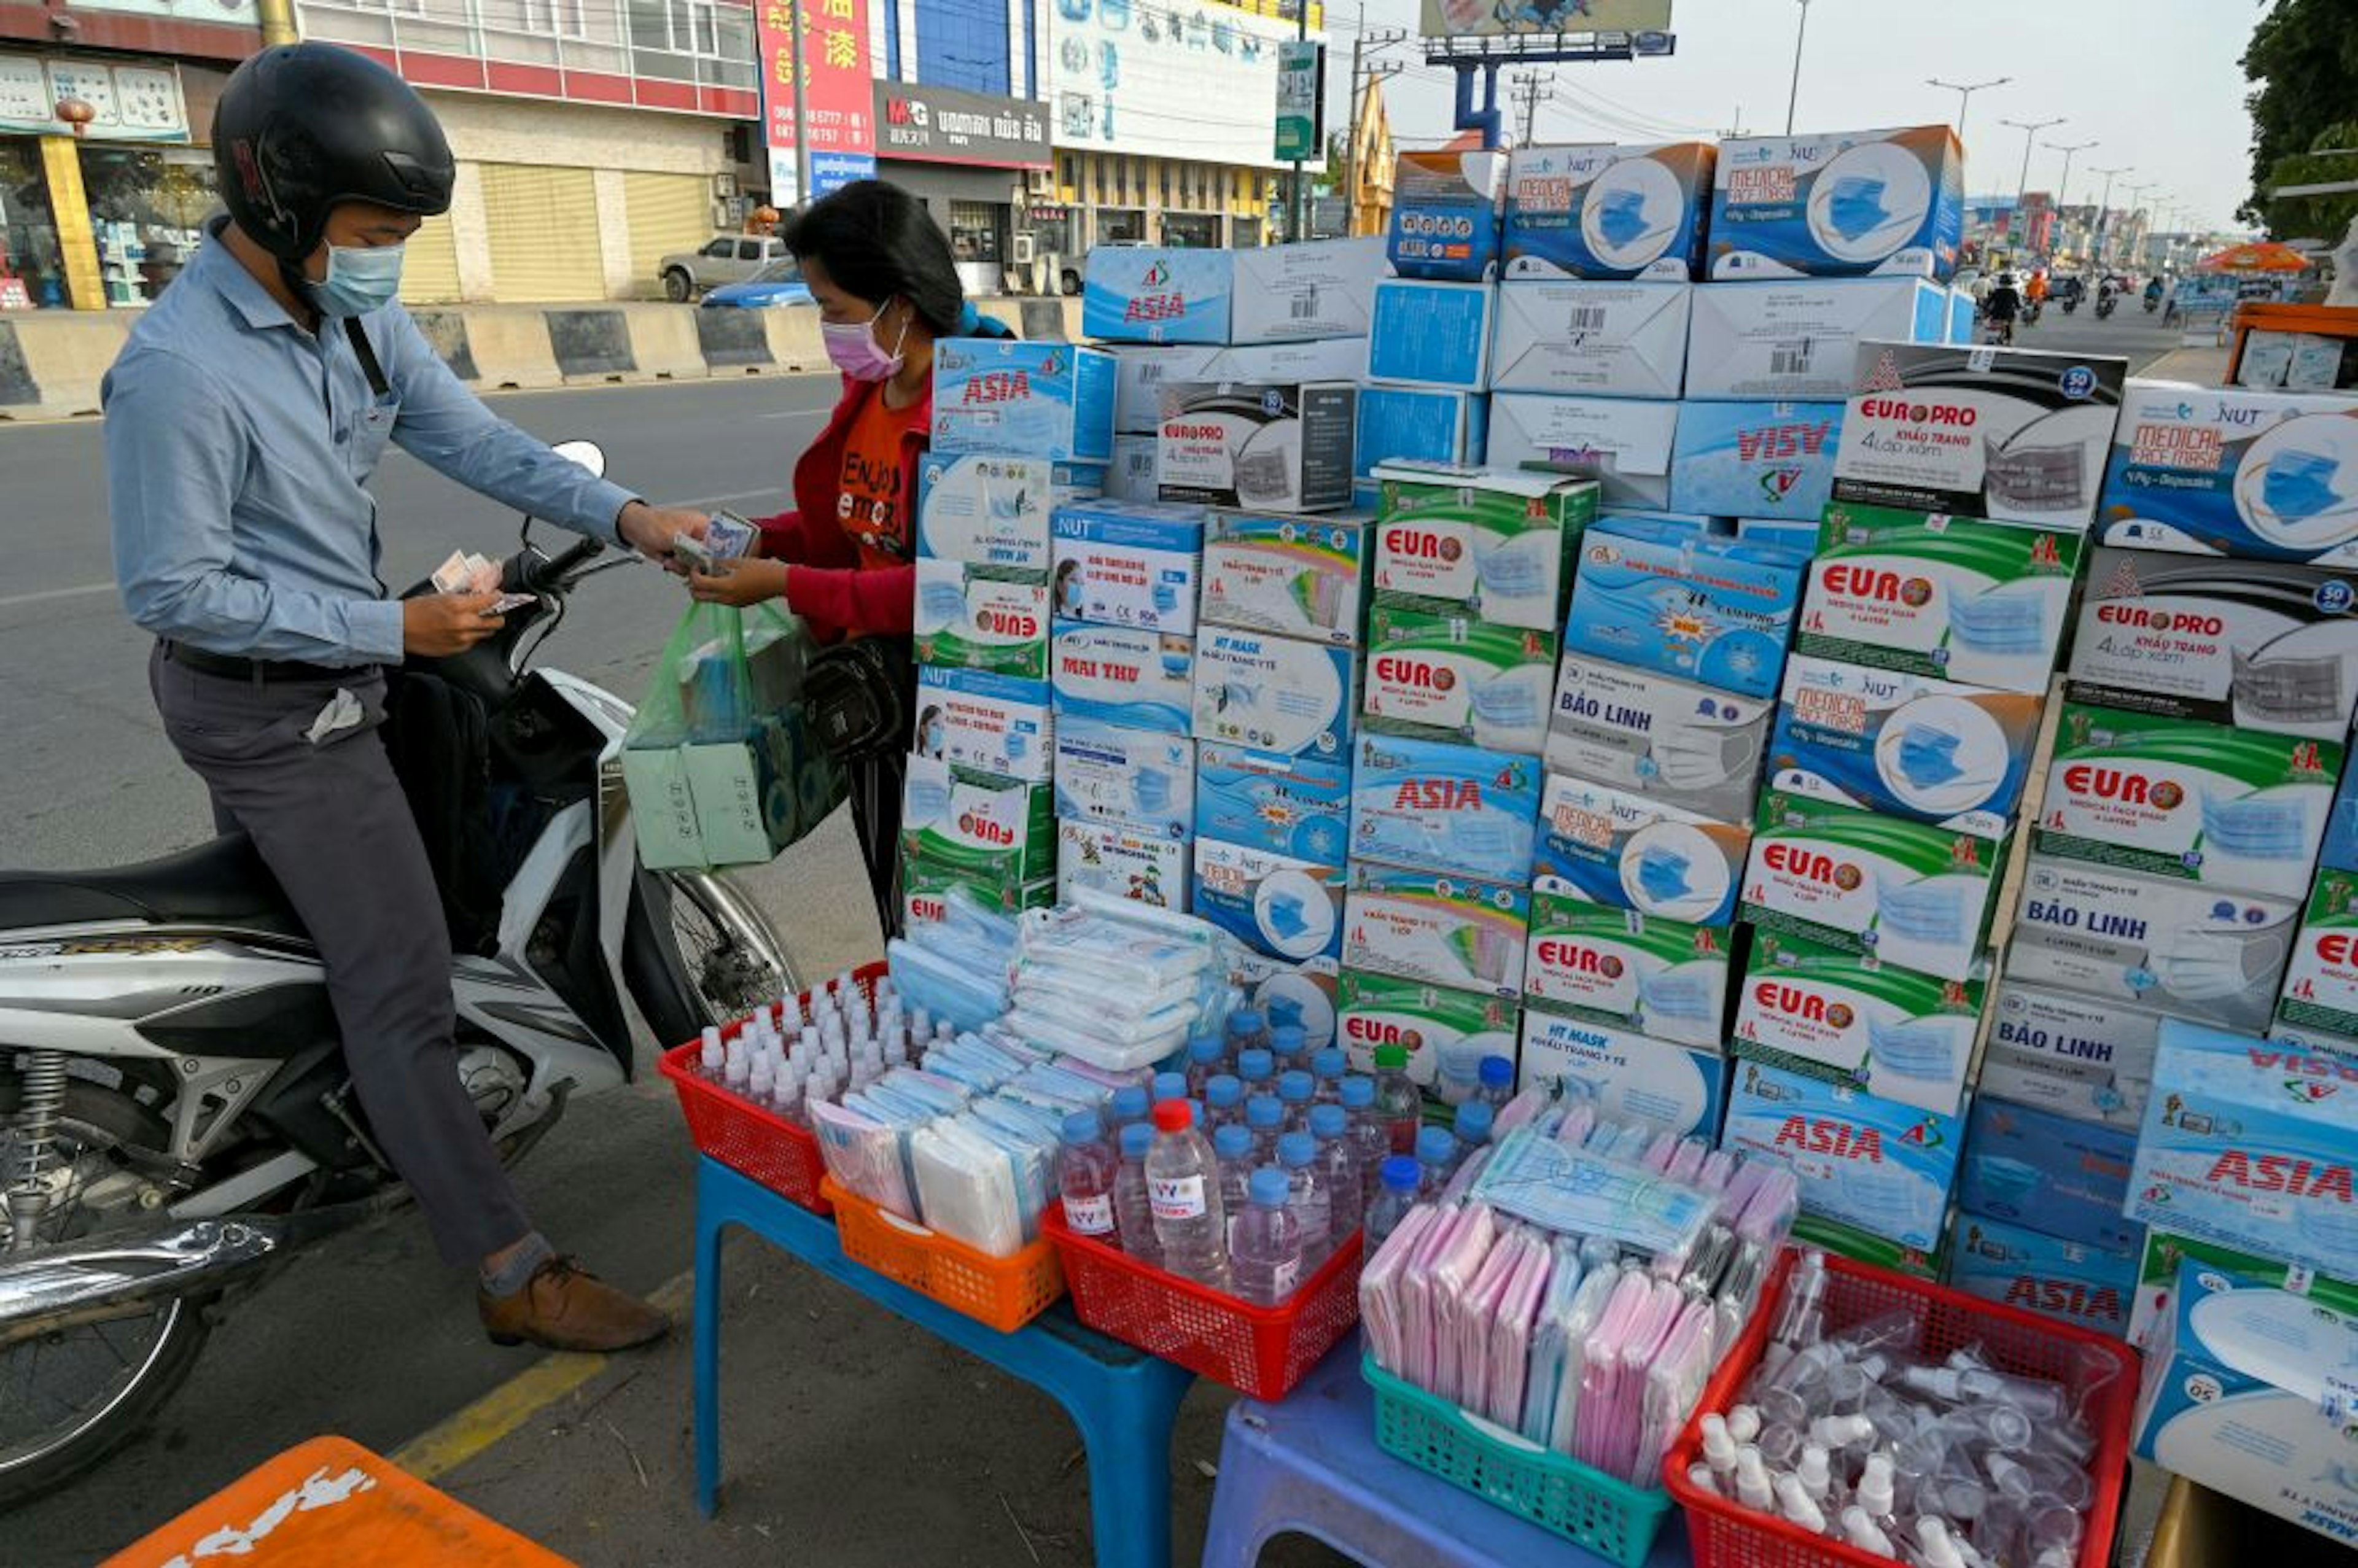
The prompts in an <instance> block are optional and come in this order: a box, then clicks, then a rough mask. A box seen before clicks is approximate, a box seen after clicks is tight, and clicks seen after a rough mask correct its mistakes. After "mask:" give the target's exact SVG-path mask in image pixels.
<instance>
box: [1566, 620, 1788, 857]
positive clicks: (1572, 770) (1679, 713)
mask: <svg viewBox="0 0 2358 1568" xmlns="http://www.w3.org/2000/svg"><path fill="white" fill-rule="evenodd" d="M1776 708H1777V705H1776V704H1775V703H1774V702H1769V701H1763V700H1758V699H1756V698H1753V697H1739V696H1736V694H1734V693H1731V692H1725V691H1717V690H1714V689H1713V688H1712V687H1705V686H1697V685H1695V684H1694V683H1693V681H1683V680H1674V679H1672V678H1671V676H1663V675H1655V674H1653V673H1652V672H1650V671H1648V670H1633V669H1628V668H1625V667H1623V666H1622V665H1616V664H1612V663H1608V662H1607V661H1606V660H1604V659H1598V658H1592V657H1590V656H1589V655H1588V654H1565V655H1564V656H1563V663H1562V665H1560V666H1559V667H1558V671H1557V676H1556V687H1555V706H1554V710H1553V712H1552V715H1551V717H1550V719H1549V720H1548V737H1547V763H1548V769H1549V771H1550V772H1551V773H1568V774H1570V775H1572V776H1573V777H1574V778H1580V779H1593V780H1595V781H1596V782H1598V783H1600V784H1609V785H1611V786H1612V787H1613V788H1615V789H1620V790H1634V791H1638V792H1640V793H1642V794H1644V795H1646V797H1647V798H1648V799H1649V800H1650V801H1653V802H1655V803H1656V804H1658V805H1662V806H1672V807H1675V808H1677V809H1679V810H1682V811H1687V812H1692V813H1693V814H1695V815H1696V816H1707V817H1710V818H1712V819H1714V821H1719V822H1730V823H1744V822H1749V821H1750V820H1751V818H1752V806H1753V795H1754V790H1755V786H1756V785H1757V784H1758V782H1759V778H1760V765H1761V761H1762V759H1763V757H1764V756H1765V754H1766V753H1767V752H1768V723H1769V719H1770V718H1771V717H1772V716H1773V715H1774V713H1775V712H1776Z"/></svg>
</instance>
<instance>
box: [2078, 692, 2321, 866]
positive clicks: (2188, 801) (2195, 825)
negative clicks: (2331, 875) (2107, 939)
mask: <svg viewBox="0 0 2358 1568" xmlns="http://www.w3.org/2000/svg"><path fill="white" fill-rule="evenodd" d="M2342 755H2343V752H2342V747H2341V746H2339V745H2337V744H2334V743H2332V742H2331V741H2309V740H2301V739H2298V738H2295V737H2291V736H2285V735H2270V734H2266V733H2261V732H2257V731H2253V730H2230V729H2228V728H2226V727H2225V726H2223V725H2217V724H2203V723H2199V722H2196V721H2194V720H2192V719H2161V718H2155V717H2149V716H2141V715H2137V714H2130V713H2122V712H2118V711H2115V710H2114V709H2111V708H2088V707H2083V706H2082V705H2080V704H2077V703H2066V704H2065V705H2064V707H2063V710H2062V719H2061V725H2060V726H2059V728H2058V730H2057V731H2056V737H2055V760H2054V763H2053V765H2052V768H2051V769H2050V773H2049V776H2048V785H2047V795H2046V799H2045V801H2044V803H2043V804H2042V805H2041V806H2040V808H2039V827H2038V832H2037V834H2036V836H2035V837H2034V838H2033V840H2032V847H2033V848H2034V849H2037V850H2038V851H2039V853H2041V854H2043V855H2050V856H2055V857H2058V858H2061V859H2065V860H2087V861H2091V862H2093V863H2096V864H2099V865H2111V866H2117V867H2120V868H2122V869H2123V870H2126V871H2143V872H2146V873H2147V874H2148V875H2152V876H2158V877H2174V878H2179V879H2181V880H2184V881H2197V882H2200V883H2201V884H2202V885H2203V886H2204V887H2206V888H2226V889H2234V890H2239V891H2242V892H2255V893H2276V894H2279V895H2283V896H2287V897H2299V895H2300V893H2301V892H2302V891H2303V890H2305V889H2306V888H2307V887H2308V885H2309V867H2310V866H2311V865H2313V864H2314V863H2315V861H2316V859H2317V845H2318V840H2319V838H2321V837H2322V836H2323V834H2324V832H2325V818H2326V813H2327V810H2328V808H2329V807H2330V806H2331V804H2332V799H2333V787H2334V783H2335V781H2336V780H2337V779H2338V778H2340V776H2341V773H2342Z"/></svg>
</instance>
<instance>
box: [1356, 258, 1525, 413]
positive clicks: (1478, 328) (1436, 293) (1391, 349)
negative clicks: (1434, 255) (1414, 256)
mask: <svg viewBox="0 0 2358 1568" xmlns="http://www.w3.org/2000/svg"><path fill="white" fill-rule="evenodd" d="M1497 307H1498V286H1497V285H1496V284H1489V283H1431V282H1424V281H1421V280H1419V279H1415V278H1406V277H1389V278H1386V279H1385V280H1384V281H1383V282H1381V283H1379V284H1378V285H1376V320H1375V328H1374V330H1373V333H1372V335H1371V336H1369V338H1368V365H1367V375H1368V380H1369V381H1381V382H1390V383H1392V384H1395V385H1399V386H1433V387H1442V388H1449V389H1455V390H1456V391H1460V392H1487V391H1489V390H1490V338H1491V332H1492V327H1491V319H1492V317H1493V315H1494V314H1495V313H1496V310H1497Z"/></svg>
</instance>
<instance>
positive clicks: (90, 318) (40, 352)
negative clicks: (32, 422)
mask: <svg viewBox="0 0 2358 1568" xmlns="http://www.w3.org/2000/svg"><path fill="white" fill-rule="evenodd" d="M134 320H135V317H132V316H130V315H128V314H126V313H123V312H119V311H112V310H111V311H108V312H107V313H105V314H104V315H99V314H96V313H92V314H88V315H84V314H81V313H79V312H74V313H69V312H67V311H63V310H50V311H28V312H27V313H25V314H22V315H10V316H6V317H0V419H71V418H74V417H77V416H83V415H91V414H95V413H97V412H98V388H99V384H100V383H101V382H102V381H103V380H104V379H105V376H106V372H107V367H108V366H110V365H112V364H113V363H114V357H115V355H117V354H119V353H121V352H122V351H123V344H124V340H125V339H127V338H129V337H130V335H131V324H132V322H133V321H134Z"/></svg>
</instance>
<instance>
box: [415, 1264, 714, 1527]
mask: <svg viewBox="0 0 2358 1568" xmlns="http://www.w3.org/2000/svg"><path fill="white" fill-rule="evenodd" d="M695 1294H696V1271H695V1270H693V1269H691V1270H689V1271H687V1273H684V1274H681V1275H678V1276H677V1277H676V1278H674V1279H671V1280H668V1281H665V1283H664V1284H663V1285H662V1286H661V1287H660V1288H658V1289H657V1290H656V1291H655V1292H654V1294H652V1295H650V1296H648V1297H647V1304H648V1305H650V1306H653V1307H654V1308H656V1309H657V1310H658V1311H660V1312H662V1313H663V1314H665V1316H667V1317H669V1318H670V1319H671V1320H672V1322H673V1329H672V1332H673V1333H675V1334H684V1333H686V1332H687V1315H688V1308H689V1306H690V1304H691V1303H693V1301H694V1298H695ZM613 1359H614V1358H613V1357H611V1356H600V1355H582V1354H578V1353H575V1352H571V1351H557V1352H553V1353H552V1354H550V1355H547V1356H546V1357H542V1358H541V1359H540V1360H538V1361H535V1362H534V1363H533V1364H532V1365H531V1366H530V1367H528V1368H525V1370H524V1371H522V1372H519V1373H517V1374H516V1375H515V1376H514V1377H513V1378H510V1379H508V1380H507V1381H506V1382H504V1383H502V1384H501V1385H500V1386H499V1387H498V1388H496V1389H493V1390H492V1391H491V1392H490V1393H488V1394H485V1395H484V1396H483V1397H482V1398H481V1399H479V1400H475V1401H474V1402H473V1403H472V1404H470V1405H468V1406H466V1407H465V1408H464V1409H462V1410H460V1411H455V1412H454V1413H452V1414H451V1415H449V1416H448V1417H446V1418H444V1419H443V1420H441V1421H439V1422H436V1423H435V1424H434V1425H432V1426H430V1427H428V1428H427V1429H426V1430H425V1431H424V1432H421V1433H418V1434H417V1435H416V1437H413V1438H411V1439H410V1440H409V1441H408V1442H407V1443H406V1444H402V1445H401V1446H400V1447H399V1448H396V1449H395V1450H394V1451H393V1454H392V1455H391V1457H392V1459H393V1462H394V1463H395V1464H396V1465H400V1466H401V1467H402V1468H403V1469H404V1470H406V1471H408V1472H409V1473H410V1474H411V1475H413V1476H416V1477H417V1478H418V1479H419V1480H421V1481H429V1482H430V1481H433V1480H436V1479H438V1477H440V1476H447V1475H449V1473H450V1472H451V1471H453V1470H455V1469H457V1468H458V1467H459V1466H460V1465H464V1464H465V1463H466V1462H467V1461H468V1460H470V1459H472V1458H473V1457H475V1455H477V1454H481V1453H482V1452H483V1451H484V1450H485V1449H487V1448H489V1447H491V1446H492V1444H495V1443H497V1442H499V1441H500V1440H501V1439H502V1438H503V1437H505V1436H507V1435H508V1434H509V1433H513V1432H514V1431H515V1430H516V1429H517V1428H518V1427H521V1426H522V1425H524V1423H525V1422H528V1421H530V1420H531V1419H532V1418H533V1417H534V1416H535V1415H537V1414H539V1413H540V1412H541V1411H545V1410H546V1409H547V1408H548V1407H549V1406H551V1405H553V1404H555V1403H556V1402H557V1400H561V1399H563V1398H565V1397H566V1396H567V1395H568V1394H570V1393H572V1392H573V1391H574V1390H577V1389H579V1388H580V1387H581V1386H582V1385H583V1384H585V1383H587V1382H589V1381H590V1379H592V1378H595V1377H596V1376H597V1375H598V1374H599V1373H600V1372H602V1371H604V1370H605V1369H606V1368H607V1366H608V1365H609V1364H610V1363H611V1361H612V1360H613Z"/></svg>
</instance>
